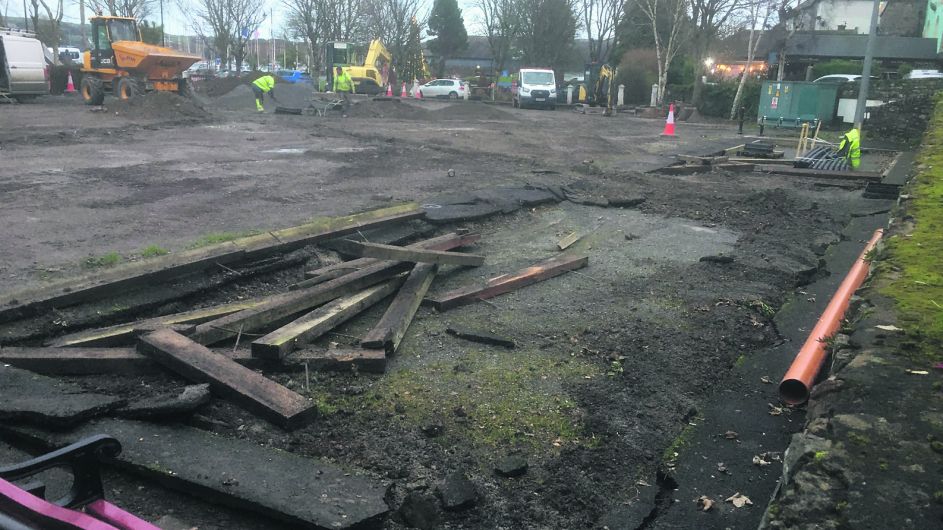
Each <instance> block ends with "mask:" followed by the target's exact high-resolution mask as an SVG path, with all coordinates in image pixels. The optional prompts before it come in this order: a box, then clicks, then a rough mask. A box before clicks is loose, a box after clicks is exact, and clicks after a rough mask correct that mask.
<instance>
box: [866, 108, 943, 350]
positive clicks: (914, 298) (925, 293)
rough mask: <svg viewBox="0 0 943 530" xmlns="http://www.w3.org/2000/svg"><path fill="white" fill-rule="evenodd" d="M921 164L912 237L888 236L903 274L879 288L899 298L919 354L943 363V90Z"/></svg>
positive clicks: (892, 258) (890, 256)
mask: <svg viewBox="0 0 943 530" xmlns="http://www.w3.org/2000/svg"><path fill="white" fill-rule="evenodd" d="M917 164H918V166H917V167H918V172H917V175H916V178H915V181H914V184H913V189H912V190H911V194H912V195H913V196H914V199H913V201H912V202H911V204H910V205H909V206H908V214H910V215H912V216H913V217H914V218H915V219H916V224H915V228H914V231H913V233H912V234H910V235H909V236H898V237H893V238H890V239H889V240H888V242H887V252H886V263H887V264H888V265H890V266H891V267H893V268H894V269H896V270H897V271H899V272H898V273H897V274H896V275H894V276H893V277H892V276H890V275H886V276H887V277H888V280H889V281H886V282H882V283H883V285H882V286H881V287H880V289H879V291H880V293H881V294H883V295H885V296H888V297H890V298H893V299H894V300H895V302H896V305H897V310H898V314H899V325H900V326H901V327H903V328H904V329H905V330H906V332H907V334H908V335H909V336H911V337H913V338H914V339H915V340H916V341H917V351H918V352H919V353H918V354H919V355H920V356H922V357H924V359H928V360H930V361H943V265H941V258H943V94H940V95H939V96H937V100H936V108H935V111H934V113H933V118H932V120H931V123H930V127H929V129H928V130H927V135H926V137H925V139H924V143H923V147H922V148H921V151H920V153H919V154H918V157H917ZM882 270H888V269H887V268H884V267H882Z"/></svg>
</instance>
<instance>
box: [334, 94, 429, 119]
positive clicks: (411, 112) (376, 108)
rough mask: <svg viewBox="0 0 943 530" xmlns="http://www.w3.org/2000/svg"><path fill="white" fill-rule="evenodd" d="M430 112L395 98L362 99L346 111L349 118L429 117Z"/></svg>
mask: <svg viewBox="0 0 943 530" xmlns="http://www.w3.org/2000/svg"><path fill="white" fill-rule="evenodd" d="M430 114H431V113H430V112H429V111H428V110H426V109H423V108H419V107H417V106H415V105H411V104H409V103H405V102H403V101H397V100H395V99H394V100H383V101H363V102H360V103H357V104H355V105H352V106H351V107H350V109H349V110H348V111H347V116H349V117H351V118H387V119H395V120H424V119H429V117H430Z"/></svg>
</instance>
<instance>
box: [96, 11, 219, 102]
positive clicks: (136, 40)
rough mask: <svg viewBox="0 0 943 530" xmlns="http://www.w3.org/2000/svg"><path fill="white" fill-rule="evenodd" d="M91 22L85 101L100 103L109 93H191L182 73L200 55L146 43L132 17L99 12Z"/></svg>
mask: <svg viewBox="0 0 943 530" xmlns="http://www.w3.org/2000/svg"><path fill="white" fill-rule="evenodd" d="M89 23H90V24H91V28H92V34H91V48H90V49H89V50H88V51H86V52H85V53H84V54H83V56H82V61H83V64H82V73H83V76H82V85H81V92H82V97H83V98H84V99H85V103H86V104H88V105H101V104H102V103H103V102H104V100H105V94H108V93H111V94H114V95H115V96H116V97H118V98H120V99H123V100H130V99H134V98H136V97H138V96H140V95H142V94H144V93H146V92H151V91H161V92H174V93H176V94H180V95H182V96H189V95H190V87H189V86H188V85H187V80H186V79H185V78H184V77H183V72H184V70H186V69H187V68H189V67H190V66H191V65H193V63H196V62H197V61H199V60H200V59H201V57H200V56H198V55H191V54H188V53H182V52H178V51H176V50H173V49H170V48H164V47H162V46H155V45H153V44H147V43H145V42H144V41H143V40H142V39H141V31H140V30H139V29H138V25H137V20H135V19H133V18H127V17H109V16H101V15H98V16H94V17H92V18H91V19H89Z"/></svg>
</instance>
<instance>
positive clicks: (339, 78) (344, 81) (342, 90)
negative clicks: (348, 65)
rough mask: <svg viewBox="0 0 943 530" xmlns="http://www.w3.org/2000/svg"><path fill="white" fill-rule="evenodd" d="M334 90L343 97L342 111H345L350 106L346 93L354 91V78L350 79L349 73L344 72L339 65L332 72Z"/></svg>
mask: <svg viewBox="0 0 943 530" xmlns="http://www.w3.org/2000/svg"><path fill="white" fill-rule="evenodd" d="M334 92H337V93H338V94H341V96H342V97H343V98H344V113H346V112H347V109H348V108H349V107H350V96H348V93H350V94H353V93H354V80H353V79H351V78H350V74H348V73H347V72H345V71H344V69H343V68H341V67H340V66H338V67H337V70H336V72H335V74H334Z"/></svg>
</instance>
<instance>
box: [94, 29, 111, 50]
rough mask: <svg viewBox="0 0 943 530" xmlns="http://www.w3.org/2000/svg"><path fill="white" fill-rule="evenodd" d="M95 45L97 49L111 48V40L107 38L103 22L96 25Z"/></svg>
mask: <svg viewBox="0 0 943 530" xmlns="http://www.w3.org/2000/svg"><path fill="white" fill-rule="evenodd" d="M95 47H96V48H97V49H99V50H110V49H111V42H109V40H108V30H107V29H106V28H105V25H104V24H100V25H98V26H97V30H96V32H95Z"/></svg>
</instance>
